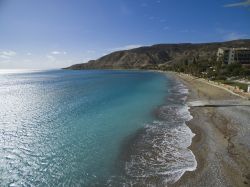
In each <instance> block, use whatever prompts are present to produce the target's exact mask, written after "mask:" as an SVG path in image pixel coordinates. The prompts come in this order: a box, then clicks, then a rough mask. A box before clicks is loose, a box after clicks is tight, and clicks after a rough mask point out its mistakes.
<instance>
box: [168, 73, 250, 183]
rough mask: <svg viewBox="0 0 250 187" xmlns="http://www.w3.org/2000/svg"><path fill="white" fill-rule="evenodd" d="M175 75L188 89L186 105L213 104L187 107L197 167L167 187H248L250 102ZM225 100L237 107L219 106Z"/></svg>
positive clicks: (187, 77)
mask: <svg viewBox="0 0 250 187" xmlns="http://www.w3.org/2000/svg"><path fill="white" fill-rule="evenodd" d="M174 76H176V77H177V78H179V79H180V80H181V81H182V82H183V83H184V84H185V85H186V86H187V87H188V88H189V90H190V94H189V98H188V101H189V102H192V101H198V100H199V101H204V100H205V101H208V102H211V103H213V105H211V106H199V107H191V108H190V112H191V115H192V116H193V119H192V120H191V121H189V122H188V126H189V127H190V128H191V130H192V131H193V133H195V134H196V136H195V137H194V138H193V142H192V145H191V146H190V149H191V150H192V151H193V153H194V155H195V157H196V160H197V163H198V166H197V169H196V170H195V171H192V172H186V173H185V174H184V175H183V176H182V177H181V179H180V180H179V181H178V182H176V183H175V184H172V185H169V186H192V187H195V186H197V187H206V186H212V187H223V186H225V187H230V186H232V187H233V186H236V187H237V186H239V187H241V186H242V187H246V186H250V102H249V101H246V100H243V99H242V98H239V97H237V96H235V95H232V94H231V93H229V92H227V91H225V90H223V89H220V88H217V87H215V86H212V85H209V84H206V83H204V82H202V81H200V80H199V79H194V78H193V77H190V76H186V75H183V74H181V75H180V74H175V75H174ZM227 100H228V102H229V101H230V102H231V101H233V102H236V103H238V105H230V104H228V105H220V103H221V102H222V101H223V102H224V103H225V102H227ZM230 102H229V103H230ZM214 103H217V105H215V104H214Z"/></svg>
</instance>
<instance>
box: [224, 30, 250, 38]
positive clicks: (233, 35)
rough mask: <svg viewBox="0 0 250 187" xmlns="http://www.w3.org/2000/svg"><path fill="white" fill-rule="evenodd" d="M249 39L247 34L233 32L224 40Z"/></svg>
mask: <svg viewBox="0 0 250 187" xmlns="http://www.w3.org/2000/svg"><path fill="white" fill-rule="evenodd" d="M247 37H248V35H247V34H242V33H236V32H231V33H227V34H226V35H225V36H224V39H225V40H238V39H243V38H247Z"/></svg>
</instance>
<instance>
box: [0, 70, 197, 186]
mask: <svg viewBox="0 0 250 187" xmlns="http://www.w3.org/2000/svg"><path fill="white" fill-rule="evenodd" d="M183 89H184V88H183V87H182V85H181V84H180V83H177V82H175V81H174V80H172V79H171V78H169V77H167V76H165V75H164V74H161V73H156V72H142V71H108V70H107V71H66V70H56V71H40V72H37V71H33V72H27V71H25V72H18V73H16V72H9V73H8V72H4V73H1V74H0V106H1V107H0V184H1V186H7V185H13V186H14V185H16V186H22V185H23V186H28V185H33V186H44V185H46V186H52V185H54V186H58V185H59V186H62V185H66V186H76V185H82V186H103V185H110V186H115V185H123V184H124V185H129V184H143V183H159V182H160V183H162V182H164V180H165V182H168V181H174V180H176V179H177V178H179V177H180V176H181V175H182V174H183V172H184V171H186V170H191V169H192V168H194V167H195V164H196V163H195V160H194V157H193V155H192V153H191V151H189V150H187V149H186V147H187V146H189V144H190V143H191V136H192V135H191V131H190V129H188V128H187V127H186V126H185V121H186V120H188V118H190V116H189V113H188V110H187V108H185V105H184V100H185V99H183V98H184V96H185V95H186V90H185V89H184V91H183ZM183 94H184V95H183ZM181 111H182V112H181ZM183 116H184V117H183ZM171 136H172V138H171ZM183 137H184V139H183ZM176 142H177V143H178V146H176V145H177V144H176ZM174 144H175V146H174V147H173V146H172V145H174ZM171 149H172V150H171ZM173 151H175V153H178V154H179V155H178V154H175V155H171V153H173ZM144 161H147V162H144ZM180 163H181V164H180ZM152 178H153V180H152Z"/></svg>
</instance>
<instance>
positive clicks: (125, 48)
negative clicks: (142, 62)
mask: <svg viewBox="0 0 250 187" xmlns="http://www.w3.org/2000/svg"><path fill="white" fill-rule="evenodd" d="M141 46H142V45H139V44H132V45H125V46H122V47H116V48H113V49H109V50H108V51H111V52H112V51H122V50H129V49H134V48H138V47H141Z"/></svg>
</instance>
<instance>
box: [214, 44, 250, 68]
mask: <svg viewBox="0 0 250 187" xmlns="http://www.w3.org/2000/svg"><path fill="white" fill-rule="evenodd" d="M217 61H222V62H223V63H224V64H232V63H240V64H243V65H250V49H249V48H226V47H222V48H219V49H218V52H217Z"/></svg>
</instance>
